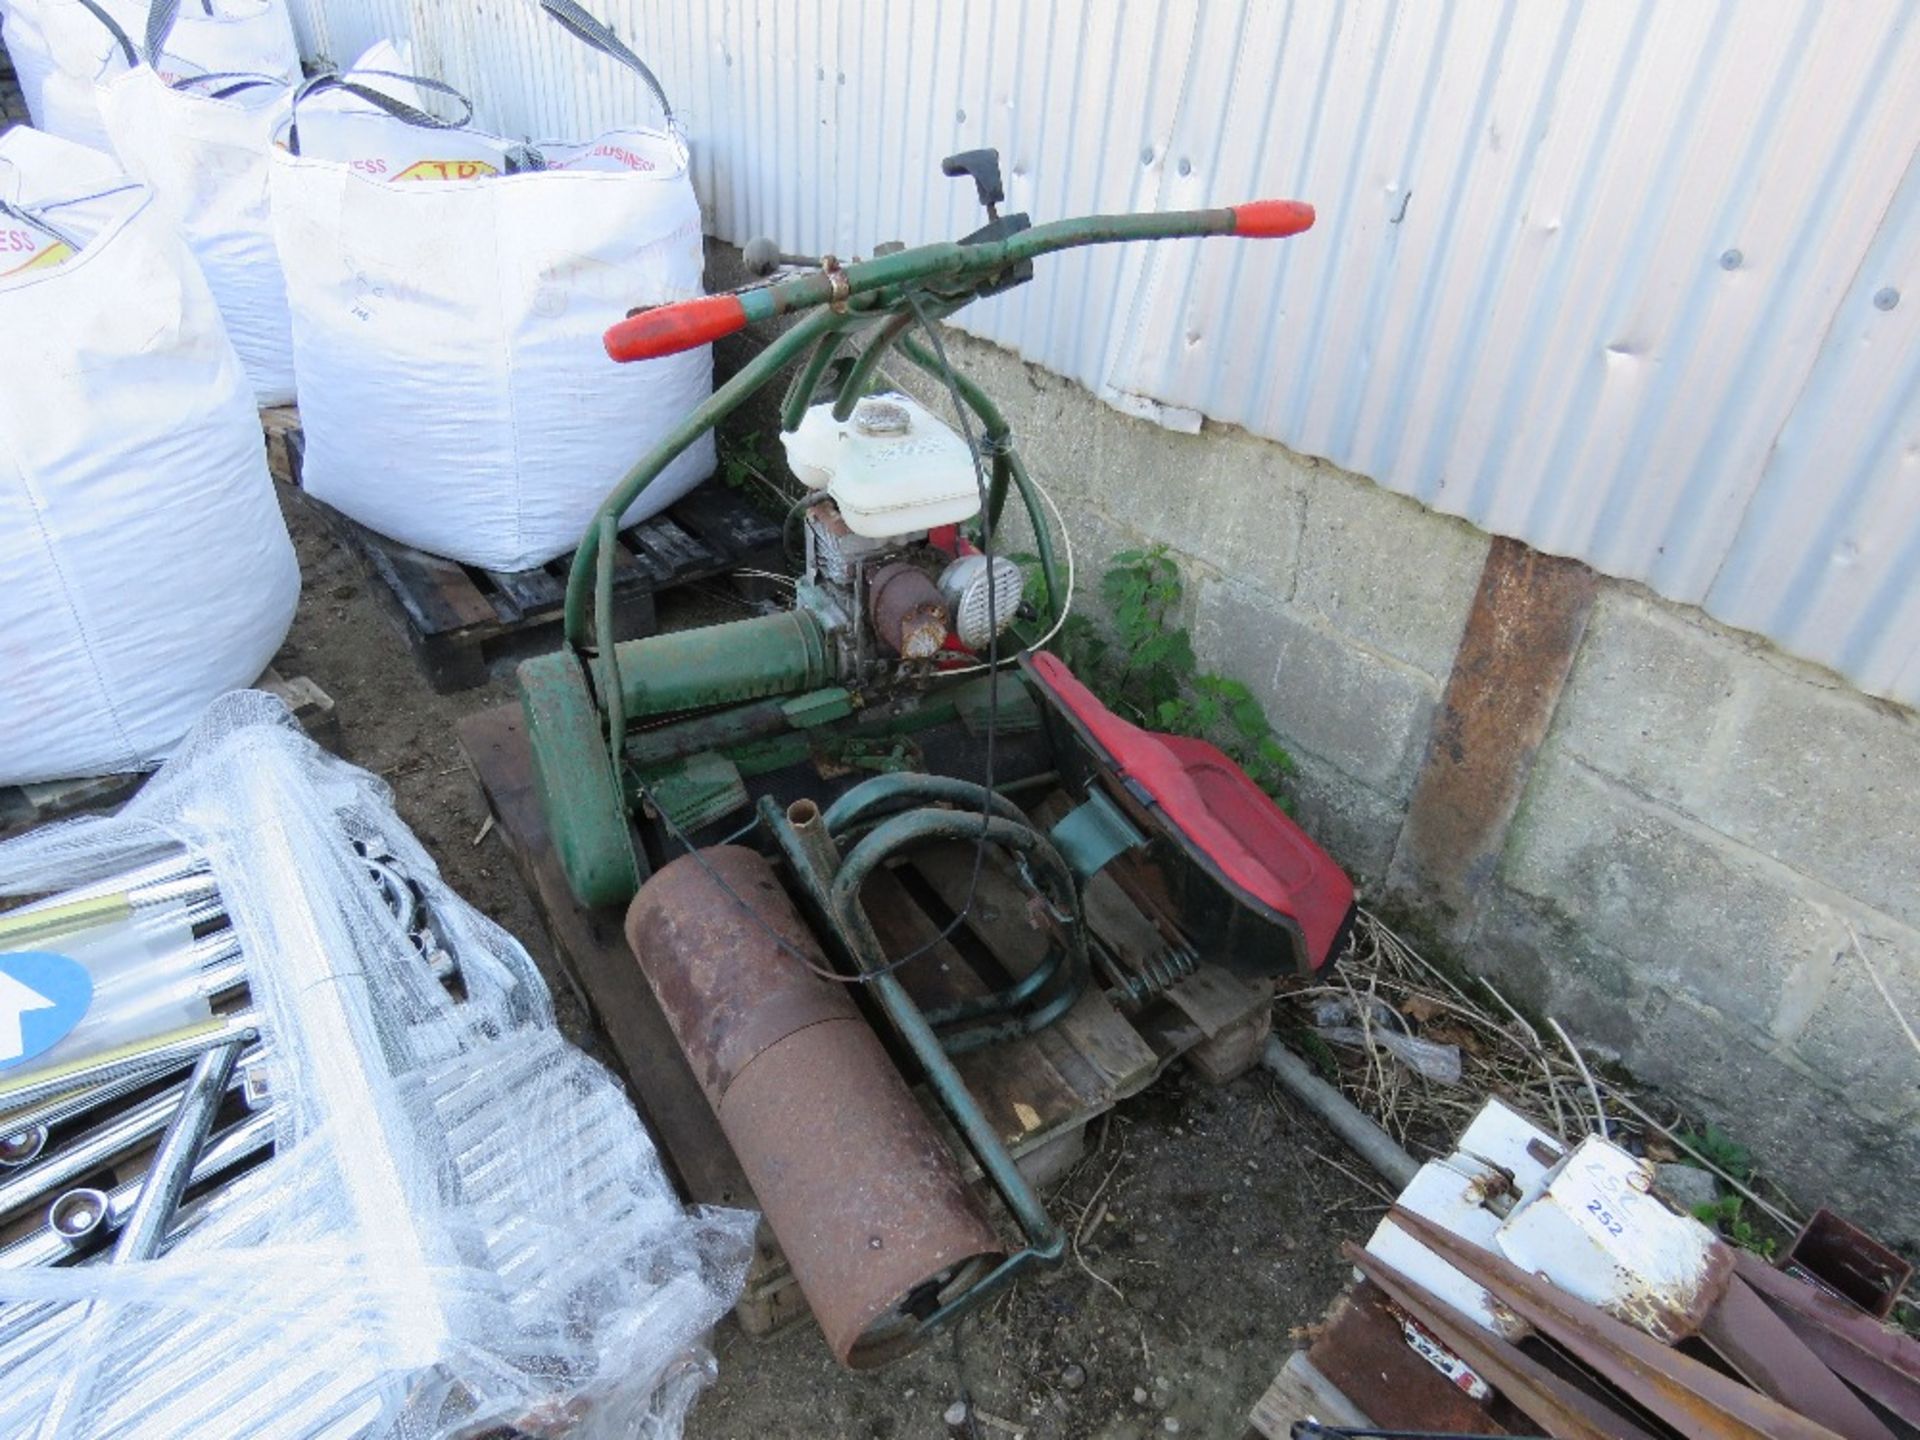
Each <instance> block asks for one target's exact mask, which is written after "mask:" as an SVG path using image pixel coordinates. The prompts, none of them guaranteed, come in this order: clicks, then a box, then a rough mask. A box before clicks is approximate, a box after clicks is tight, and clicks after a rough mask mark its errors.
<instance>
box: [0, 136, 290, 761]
mask: <svg viewBox="0 0 1920 1440" xmlns="http://www.w3.org/2000/svg"><path fill="white" fill-rule="evenodd" d="M110 171H111V165H110V163H109V162H107V161H106V160H105V159H104V158H103V157H101V156H99V155H97V154H94V153H93V152H90V151H88V150H86V149H85V148H83V147H81V146H78V145H75V144H73V143H71V142H68V141H64V140H59V139H56V138H54V137H52V136H48V135H43V134H41V133H39V132H38V131H35V130H29V129H26V128H24V127H20V128H16V129H14V130H12V131H10V132H8V133H7V134H6V135H4V136H0V202H4V206H5V208H4V210H0V237H4V236H7V235H9V234H11V233H12V232H15V231H18V232H22V233H24V234H26V235H28V236H29V239H28V240H27V241H26V242H22V243H21V244H19V245H18V246H17V247H16V246H15V245H14V244H13V242H11V241H8V242H7V244H8V253H7V254H6V255H0V272H4V273H0V335H4V336H5V337H6V343H5V344H4V345H0V576H5V584H4V585H0V674H3V675H5V676H6V684H5V685H4V686H0V783H9V784H11V783H18V782H23V781H31V780H45V779H53V778H57V777H62V776H69V775H86V774H105V773H112V772H117V771H124V770H135V769H141V768H145V767H147V766H150V765H152V764H154V763H156V762H157V761H159V760H160V759H161V758H162V757H164V756H165V755H166V754H167V752H168V751H169V750H170V749H171V748H172V746H173V745H174V743H175V742H176V741H178V740H179V738H180V737H181V736H182V735H183V734H185V733H186V731H187V729H188V727H189V726H191V725H192V724H193V722H194V720H195V719H196V718H197V717H198V716H199V714H200V712H201V711H202V710H203V709H204V708H205V707H206V705H207V703H208V702H209V701H210V700H212V699H213V698H214V697H215V696H217V695H219V694H221V693H222V692H224V691H227V690H232V689H236V688H239V687H243V686H246V685H249V684H251V683H252V682H253V681H254V680H255V679H256V678H258V676H259V674H260V672H261V671H262V670H263V669H265V668H266V666H267V663H268V662H269V661H270V660H272V658H273V654H274V651H276V650H277V649H279V647H280V643H281V641H282V640H284V639H285V638H286V633H287V627H288V625H289V624H290V623H291V622H292V620H293V609H294V603H295V601H296V600H297V599H298V598H299V592H300V573H299V569H298V567H297V565H296V563H295V560H294V555H293V546H292V544H291V542H290V541H289V540H288V539H287V532H286V527H285V526H284V525H283V524H282V522H281V519H280V511H279V507H278V505H277V503H276V501H275V499H274V495H273V482H272V480H271V479H269V478H268V475H267V462H266V447H265V444H264V442H263V439H262V436H261V431H260V421H259V416H258V413H257V412H256V410H255V409H254V404H253V396H252V394H251V393H250V392H249V390H248V388H247V383H246V378H245V376H243V375H242V374H241V371H240V362H239V360H238V358H237V357H236V356H235V355H234V352H233V346H232V345H231V344H229V343H228V341H227V337H226V331H225V330H224V329H223V328H222V326H221V323H220V312H219V310H218V309H217V308H216V307H215V305H214V303H213V296H212V295H211V294H210V293H209V292H208V290H207V286H206V282H205V281H204V280H203V279H202V278H201V276H200V271H199V268H198V267H197V266H196V265H195V264H194V263H193V257H192V256H191V255H189V254H188V253H187V250H186V247H185V245H183V244H182V243H181V241H180V239H179V237H178V236H177V235H175V234H174V233H173V229H172V227H171V226H170V225H169V224H168V223H167V220H166V217H165V216H164V215H162V214H161V213H160V211H159V209H158V207H156V206H155V205H154V204H153V202H152V199H151V197H150V196H149V195H148V193H147V191H146V190H145V189H144V188H143V187H142V186H140V185H138V184H136V183H134V182H132V181H130V180H126V179H124V178H110V176H109V175H108V173H107V172H110ZM76 182H78V188H72V187H75V185H76ZM29 245H34V246H37V247H38V248H37V250H36V252H35V253H33V254H31V255H29V256H28V258H27V259H26V260H25V261H24V262H22V263H20V264H17V265H15V264H12V263H9V259H10V257H11V256H13V255H17V254H24V253H26V252H27V249H28V246H29Z"/></svg>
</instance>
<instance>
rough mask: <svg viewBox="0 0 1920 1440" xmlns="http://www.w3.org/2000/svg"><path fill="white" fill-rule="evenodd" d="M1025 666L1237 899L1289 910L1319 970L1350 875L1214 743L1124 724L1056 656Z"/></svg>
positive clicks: (1343, 911)
mask: <svg viewBox="0 0 1920 1440" xmlns="http://www.w3.org/2000/svg"><path fill="white" fill-rule="evenodd" d="M1027 666H1028V669H1029V672H1030V673H1031V674H1032V675H1033V676H1034V677H1035V678H1037V679H1038V680H1039V681H1040V682H1041V683H1042V684H1043V685H1044V686H1045V687H1046V688H1047V689H1048V690H1049V691H1051V692H1052V694H1053V697H1054V698H1055V699H1056V700H1057V701H1058V702H1059V704H1060V706H1061V708H1062V709H1063V710H1064V711H1065V712H1066V713H1067V715H1068V716H1069V717H1070V718H1071V719H1072V720H1073V721H1074V722H1075V723H1076V725H1077V727H1078V728H1079V730H1080V731H1081V733H1082V734H1083V735H1084V736H1085V737H1086V738H1087V739H1089V740H1091V741H1092V742H1093V743H1094V744H1095V745H1096V746H1098V748H1099V749H1100V750H1101V751H1103V752H1104V755H1103V757H1102V758H1103V759H1105V760H1106V762H1107V763H1108V764H1109V765H1110V766H1111V768H1112V769H1113V771H1114V773H1115V775H1116V776H1117V777H1118V778H1120V779H1122V780H1126V781H1131V782H1132V784H1133V786H1135V787H1137V790H1138V791H1139V792H1144V794H1145V795H1146V796H1147V797H1150V798H1151V799H1152V801H1153V803H1154V805H1155V806H1156V807H1158V809H1159V811H1160V814H1161V815H1162V816H1163V817H1164V818H1165V820H1166V822H1167V824H1168V825H1169V826H1170V827H1171V828H1172V829H1173V830H1174V831H1176V832H1177V833H1178V836H1179V838H1181V839H1182V840H1184V841H1185V842H1186V844H1187V846H1188V848H1189V849H1190V850H1191V851H1193V852H1197V855H1198V856H1199V857H1202V858H1204V860H1205V861H1208V862H1211V863H1210V865H1209V868H1210V869H1211V870H1212V871H1213V872H1214V873H1215V874H1216V876H1217V878H1219V879H1220V880H1221V881H1222V882H1223V883H1224V884H1225V885H1226V886H1227V887H1228V888H1229V889H1230V890H1231V891H1233V892H1235V894H1236V897H1237V898H1238V899H1239V900H1240V901H1241V903H1242V904H1253V905H1258V906H1260V907H1263V908H1265V909H1266V910H1269V911H1272V912H1275V913H1276V914H1277V915H1279V916H1283V917H1287V918H1290V919H1291V920H1292V921H1293V922H1294V923H1295V924H1296V925H1298V927H1299V929H1300V932H1301V935H1302V937H1303V938H1304V939H1305V941H1306V945H1307V953H1308V960H1309V963H1310V964H1311V966H1312V967H1313V968H1314V969H1319V968H1320V967H1321V966H1322V965H1324V964H1326V962H1327V960H1328V959H1329V958H1330V952H1331V951H1332V949H1333V946H1334V943H1335V942H1336V940H1338V939H1339V937H1340V934H1341V930H1342V928H1343V927H1344V926H1345V924H1346V922H1347V917H1348V915H1349V913H1350V912H1351V911H1352V909H1353V882H1352V881H1351V880H1349V879H1348V878H1347V876H1346V872H1345V871H1343V870H1341V868H1340V867H1339V866H1338V865H1337V864H1335V863H1334V860H1333V857H1332V856H1330V855H1328V854H1327V852H1326V851H1324V850H1322V849H1321V848H1320V847H1319V846H1318V845H1316V844H1314V842H1313V841H1312V840H1311V839H1309V838H1308V836H1307V834H1306V832H1305V831H1304V830H1302V829H1301V828H1300V827H1299V826H1298V825H1296V824H1295V823H1294V822H1293V819H1292V817H1290V816H1289V815H1288V814H1287V813H1286V811H1284V810H1282V809H1281V808H1280V807H1279V806H1278V805H1276V804H1275V803H1274V802H1273V800H1272V799H1271V797H1269V796H1268V795H1267V794H1266V792H1265V791H1263V790H1261V789H1260V787H1259V786H1258V785H1255V784H1254V783H1253V781H1252V779H1250V778H1249V777H1248V775H1247V773H1246V771H1244V770H1242V769H1241V768H1240V767H1239V766H1238V765H1236V764H1235V763H1234V762H1233V760H1232V759H1231V758H1230V757H1229V756H1228V755H1227V754H1226V753H1225V752H1224V751H1222V750H1221V749H1220V748H1219V747H1218V746H1215V745H1209V744H1208V743H1207V742H1206V741H1204V740H1194V739H1190V738H1188V737H1186V736H1183V735H1161V734H1156V733H1155V732H1153V731H1151V730H1142V729H1141V728H1140V727H1139V726H1138V725H1133V724H1129V723H1128V722H1127V721H1125V720H1122V719H1121V718H1120V717H1119V716H1118V715H1115V714H1114V713H1113V712H1112V711H1111V710H1109V709H1107V707H1106V706H1104V705H1102V704H1101V703H1100V700H1099V698H1098V697H1097V696H1096V695H1094V693H1093V692H1092V691H1091V690H1089V689H1087V687H1086V686H1085V685H1082V684H1081V683H1080V681H1079V680H1078V679H1076V678H1075V676H1074V673H1073V672H1072V671H1071V670H1069V669H1068V668H1067V667H1066V665H1065V664H1064V663H1063V662H1062V661H1061V660H1060V659H1059V658H1058V657H1057V656H1053V655H1049V654H1045V653H1040V654H1035V655H1030V656H1028V657H1027Z"/></svg>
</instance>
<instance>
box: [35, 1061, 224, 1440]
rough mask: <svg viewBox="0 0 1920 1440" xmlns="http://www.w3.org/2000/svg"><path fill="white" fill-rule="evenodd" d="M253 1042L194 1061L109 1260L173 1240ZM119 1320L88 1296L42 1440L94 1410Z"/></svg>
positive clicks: (133, 1259)
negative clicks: (217, 1118)
mask: <svg viewBox="0 0 1920 1440" xmlns="http://www.w3.org/2000/svg"><path fill="white" fill-rule="evenodd" d="M245 1045H246V1041H245V1040H244V1039H241V1038H239V1037H235V1038H234V1039H232V1040H230V1041H228V1042H227V1043H226V1044H224V1045H217V1046H215V1047H214V1048H213V1049H211V1050H208V1051H206V1052H205V1053H204V1054H203V1055H201V1057H200V1058H199V1059H198V1060H197V1061H195V1062H194V1066H193V1073H192V1074H191V1075H189V1076H188V1077H187V1082H186V1086H185V1094H184V1096H183V1097H182V1099H181V1101H180V1106H179V1108H178V1109H177V1110H175V1111H174V1112H173V1119H172V1121H171V1123H169V1124H168V1126H167V1130H166V1134H164V1135H162V1136H161V1137H160V1145H159V1148H158V1149H156V1150H155V1151H154V1152H153V1161H152V1163H151V1164H149V1165H148V1166H147V1173H146V1174H145V1176H143V1177H142V1178H141V1181H140V1194H139V1197H138V1198H137V1199H136V1200H135V1201H134V1202H133V1210H132V1213H130V1214H129V1215H128V1216H127V1223H126V1226H125V1227H124V1228H123V1229H122V1230H121V1231H120V1236H119V1238H118V1239H117V1240H116V1241H115V1242H114V1246H113V1255H112V1257H111V1258H110V1259H109V1260H108V1261H107V1263H108V1264H109V1265H138V1264H139V1263H140V1262H142V1261H144V1260H151V1259H152V1258H153V1257H154V1256H156V1255H158V1254H159V1253H160V1251H161V1250H162V1249H163V1248H164V1247H165V1245H166V1240H167V1231H168V1230H169V1229H170V1228H171V1227H172V1225H173V1217H174V1214H175V1212H176V1211H177V1210H179V1208H180V1197H181V1196H183V1195H184V1194H186V1190H187V1185H188V1184H189V1183H190V1182H191V1181H192V1179H193V1169H194V1163H195V1162H196V1161H197V1160H198V1159H199V1156H200V1149H201V1146H203V1145H204V1144H205V1143H206V1139H207V1131H208V1130H209V1129H210V1128H212V1125H213V1116H214V1112H215V1111H216V1110H218V1109H219V1108H220V1101H221V1099H222V1097H224V1096H225V1095H226V1093H227V1082H228V1081H229V1080H231V1079H232V1078H233V1062H234V1061H235V1060H237V1059H239V1058H240V1051H241V1049H242V1048H244V1046H245ZM106 1203H107V1202H106V1199H105V1197H104V1196H103V1197H101V1207H102V1210H103V1211H104V1209H105V1207H106ZM118 1321H119V1317H118V1314H117V1313H116V1312H101V1311H99V1310H97V1309H96V1308H95V1303H94V1302H91V1301H90V1302H88V1304H87V1309H86V1314H85V1317H84V1318H83V1319H82V1321H81V1322H80V1330H79V1335H78V1337H77V1341H78V1344H77V1347H76V1348H77V1350H78V1354H77V1355H76V1356H75V1359H76V1361H77V1362H78V1363H76V1364H75V1365H74V1367H73V1368H72V1369H71V1370H69V1371H67V1373H66V1374H65V1375H64V1376H63V1377H62V1379H61V1381H60V1386H59V1388H58V1389H57V1390H55V1391H54V1394H53V1398H52V1400H51V1401H49V1402H48V1404H47V1408H46V1410H45V1411H44V1412H43V1413H42V1415H41V1417H40V1428H39V1430H38V1431H37V1432H36V1434H37V1435H38V1436H39V1437H40V1440H62V1437H65V1436H68V1435H71V1434H73V1433H74V1432H75V1429H76V1427H77V1425H78V1423H79V1421H80V1418H81V1417H82V1416H83V1415H84V1414H85V1413H86V1408H87V1399H88V1396H89V1394H90V1392H91V1391H92V1390H93V1388H94V1384H95V1380H96V1377H97V1376H98V1374H99V1369H100V1365H101V1360H102V1352H103V1351H104V1350H105V1349H106V1348H107V1342H108V1340H109V1337H110V1336H111V1335H112V1333H113V1330H114V1328H115V1326H116V1325H117V1324H118Z"/></svg>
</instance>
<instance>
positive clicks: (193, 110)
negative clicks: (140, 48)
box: [100, 65, 293, 405]
mask: <svg viewBox="0 0 1920 1440" xmlns="http://www.w3.org/2000/svg"><path fill="white" fill-rule="evenodd" d="M290 93H291V88H290V87H289V86H287V85H286V84H284V83H283V82H279V81H274V80H268V79H264V78H261V79H255V78H251V77H249V78H245V79H235V78H233V77H220V78H216V79H212V80H208V79H204V78H189V79H185V80H180V81H176V82H175V83H174V84H172V85H169V84H168V83H167V82H166V81H165V80H163V79H161V78H160V75H159V73H158V72H157V71H155V70H153V69H152V68H151V67H149V66H146V65H142V66H140V67H139V68H138V69H134V70H129V71H126V72H125V73H124V74H121V75H118V76H116V77H114V78H113V79H112V80H110V81H108V82H107V83H106V84H104V85H102V86H101V87H100V111H101V115H102V117H103V119H104V120H105V122H106V128H107V135H108V137H109V139H110V140H111V141H112V143H113V149H114V152H115V154H117V155H118V156H119V157H120V161H121V163H122V164H123V165H125V166H126V169H127V173H128V174H129V175H131V176H132V177H133V178H134V179H136V180H139V181H140V182H142V183H143V184H144V185H146V186H147V188H148V189H150V190H151V191H152V192H153V196H154V200H155V202H156V203H157V204H158V205H159V206H160V208H161V210H162V211H163V212H164V213H165V214H166V216H167V218H168V219H169V220H170V221H172V222H173V225H174V227H175V228H176V229H177V230H179V232H180V234H181V237H182V238H183V239H185V240H186V242H187V248H188V249H190V250H191V251H192V252H193V256H194V259H196V260H198V261H199V262H200V269H201V270H202V271H203V272H204V273H205V275H206V277H207V285H208V287H209V288H210V289H211V290H212V291H213V296H214V299H215V301H217V302H218V304H219V306H220V314H221V316H222V318H223V319H224V320H225V321H226V326H227V334H228V336H229V338H231V339H232V341H233V348H234V350H235V351H237V352H238V353H239V356H240V365H241V368H242V369H243V370H245V371H246V374H247V380H248V382H249V384H250V385H251V386H252V389H253V398H254V403H255V404H258V405H285V404H287V403H289V402H290V401H291V400H292V399H293V325H292V322H291V321H290V320H289V319H288V318H287V285H286V280H285V278H284V277H283V276H282V275H281V273H280V255H279V252H278V251H277V250H276V249H275V248H274V243H273V216H272V213H271V211H270V210H269V208H268V200H267V193H268V192H267V174H268V164H267V152H268V150H269V148H270V147H271V146H272V144H273V136H274V132H275V131H276V130H278V129H279V126H280V122H281V120H282V119H284V118H285V116H286V113H287V99H288V96H289V95H290Z"/></svg>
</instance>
